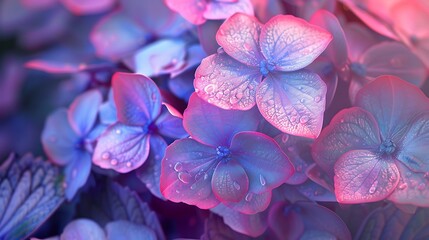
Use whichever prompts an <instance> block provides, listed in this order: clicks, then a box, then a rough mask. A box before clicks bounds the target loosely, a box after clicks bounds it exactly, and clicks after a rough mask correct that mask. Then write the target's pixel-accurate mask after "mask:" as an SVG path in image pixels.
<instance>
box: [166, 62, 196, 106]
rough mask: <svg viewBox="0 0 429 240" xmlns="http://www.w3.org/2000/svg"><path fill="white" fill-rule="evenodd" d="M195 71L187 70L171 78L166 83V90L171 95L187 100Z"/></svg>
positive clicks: (192, 89)
mask: <svg viewBox="0 0 429 240" xmlns="http://www.w3.org/2000/svg"><path fill="white" fill-rule="evenodd" d="M194 76H195V69H190V70H187V71H185V72H183V73H181V74H180V75H178V76H175V77H171V78H170V80H169V81H168V88H169V89H170V91H171V93H173V94H174V95H175V96H177V97H178V98H180V99H183V100H185V101H188V100H189V97H190V96H191V94H192V93H193V92H194V91H195V89H194Z"/></svg>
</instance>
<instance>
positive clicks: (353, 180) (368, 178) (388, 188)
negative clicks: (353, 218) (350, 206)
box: [334, 150, 399, 203]
mask: <svg viewBox="0 0 429 240" xmlns="http://www.w3.org/2000/svg"><path fill="white" fill-rule="evenodd" d="M334 182H335V195H336V196H337V199H338V202H340V203H364V202H376V201H380V200H383V199H385V198H387V196H389V195H390V194H391V193H392V191H393V190H394V189H395V187H396V186H397V185H398V182H399V170H398V168H397V166H396V164H395V160H394V159H391V158H382V157H380V156H378V155H377V154H374V153H372V152H370V151H368V150H353V151H349V152H347V153H345V154H343V155H342V156H341V157H340V159H338V161H337V162H336V163H335V178H334Z"/></svg>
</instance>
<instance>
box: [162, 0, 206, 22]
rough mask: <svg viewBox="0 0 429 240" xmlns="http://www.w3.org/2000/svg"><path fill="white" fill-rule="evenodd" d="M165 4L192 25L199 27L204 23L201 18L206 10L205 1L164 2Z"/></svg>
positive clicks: (171, 0)
mask: <svg viewBox="0 0 429 240" xmlns="http://www.w3.org/2000/svg"><path fill="white" fill-rule="evenodd" d="M165 4H166V5H167V6H168V7H169V8H170V9H171V10H173V11H175V12H178V13H179V14H180V15H181V16H182V17H183V18H184V19H186V20H187V21H189V22H190V23H192V24H195V25H200V24H203V23H205V22H206V19H205V18H204V16H203V14H204V11H205V10H206V8H207V1H206V0H165Z"/></svg>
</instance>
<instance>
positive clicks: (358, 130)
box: [312, 107, 381, 176]
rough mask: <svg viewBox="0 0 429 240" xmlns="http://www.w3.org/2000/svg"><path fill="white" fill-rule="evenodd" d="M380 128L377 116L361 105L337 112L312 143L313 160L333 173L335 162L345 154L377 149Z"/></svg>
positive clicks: (330, 173) (331, 174)
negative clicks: (352, 151) (360, 106)
mask: <svg viewBox="0 0 429 240" xmlns="http://www.w3.org/2000/svg"><path fill="white" fill-rule="evenodd" d="M379 132H380V130H379V129H378V124H377V122H376V120H375V119H374V117H373V116H372V115H371V114H370V113H368V112H367V111H365V110H363V109H361V108H356V107H354V108H349V109H344V110H342V111H340V112H339V113H337V115H335V117H334V118H333V119H332V121H331V123H330V124H329V125H328V126H327V127H326V128H325V129H323V131H322V133H321V134H320V136H319V138H317V139H316V141H315V142H314V144H313V148H312V154H313V158H314V161H315V162H316V163H317V164H318V165H319V166H320V167H321V168H322V169H324V170H325V171H326V172H327V173H328V175H330V176H333V169H334V164H335V162H336V161H337V160H338V159H339V158H340V157H341V155H343V154H344V153H346V152H348V151H350V150H357V149H371V148H372V149H377V148H378V146H379V145H380V144H381V140H380V136H379Z"/></svg>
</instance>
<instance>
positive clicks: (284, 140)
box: [282, 133, 289, 143]
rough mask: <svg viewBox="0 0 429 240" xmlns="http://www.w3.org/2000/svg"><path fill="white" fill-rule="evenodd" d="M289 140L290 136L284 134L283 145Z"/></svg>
mask: <svg viewBox="0 0 429 240" xmlns="http://www.w3.org/2000/svg"><path fill="white" fill-rule="evenodd" d="M288 140H289V134H286V133H285V134H283V136H282V143H286V142H287V141H288Z"/></svg>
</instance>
